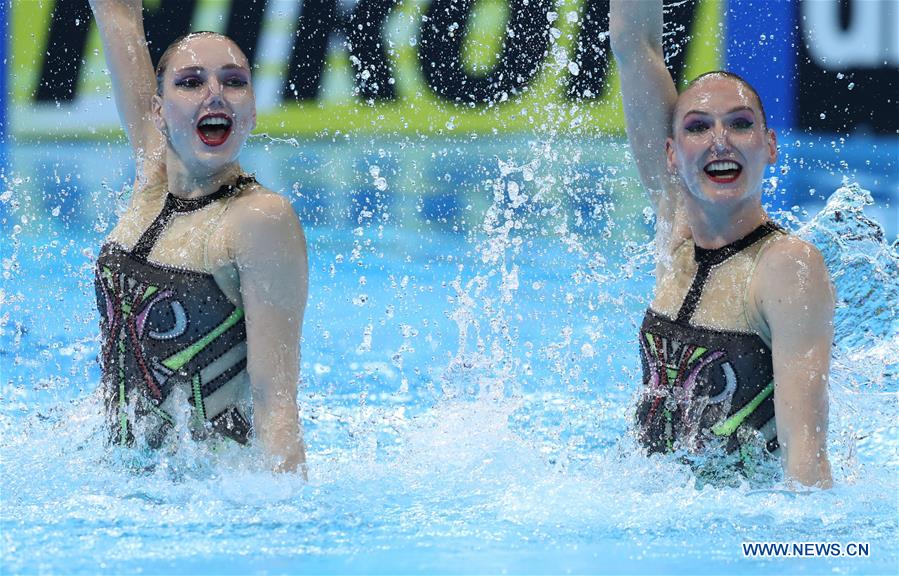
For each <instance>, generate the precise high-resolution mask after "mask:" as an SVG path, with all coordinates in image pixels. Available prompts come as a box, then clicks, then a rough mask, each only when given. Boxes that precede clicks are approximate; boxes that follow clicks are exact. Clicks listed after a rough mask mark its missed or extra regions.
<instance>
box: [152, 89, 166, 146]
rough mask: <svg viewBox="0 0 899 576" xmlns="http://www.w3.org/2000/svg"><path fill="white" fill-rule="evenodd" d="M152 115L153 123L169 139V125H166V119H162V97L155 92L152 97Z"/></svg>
mask: <svg viewBox="0 0 899 576" xmlns="http://www.w3.org/2000/svg"><path fill="white" fill-rule="evenodd" d="M150 115H151V116H152V118H153V124H154V125H156V129H157V130H159V132H160V133H161V134H162V135H163V136H165V137H166V139H168V137H169V132H168V127H166V125H165V120H163V119H162V97H160V96H159V94H153V97H152V98H151V99H150Z"/></svg>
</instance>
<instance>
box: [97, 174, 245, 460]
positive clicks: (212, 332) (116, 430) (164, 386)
mask: <svg viewBox="0 0 899 576" xmlns="http://www.w3.org/2000/svg"><path fill="white" fill-rule="evenodd" d="M253 181H254V180H253V179H252V177H241V178H240V179H238V181H237V183H236V184H235V185H233V186H232V185H226V186H222V187H221V188H220V189H219V190H218V191H216V192H214V193H213V194H209V195H207V196H204V197H201V198H196V199H184V198H179V197H176V196H173V195H172V194H170V193H169V194H167V196H166V198H165V203H164V205H163V208H162V210H161V211H160V213H159V215H158V216H157V217H156V219H155V220H154V221H153V223H152V224H151V225H150V226H149V227H148V228H147V229H146V231H144V233H143V234H142V235H141V237H140V239H139V240H138V242H137V243H136V244H135V245H134V247H133V248H131V249H130V250H128V249H126V248H124V247H122V246H121V245H119V244H117V243H114V242H107V243H106V244H104V246H103V247H102V249H101V252H100V256H99V258H98V259H97V266H96V277H95V281H94V285H95V289H96V295H97V306H98V308H99V311H100V316H101V324H100V328H101V336H102V342H103V345H102V358H101V361H102V374H103V376H102V388H103V397H104V400H105V405H106V413H107V423H108V427H109V432H110V441H111V442H114V443H116V444H122V445H130V444H132V443H134V440H135V430H136V429H139V430H141V434H140V436H141V437H143V438H144V439H145V441H146V443H147V445H148V446H151V447H158V446H159V445H160V444H161V442H162V440H163V439H164V437H165V435H166V433H167V432H168V430H169V429H170V428H171V427H172V426H173V425H174V424H175V420H174V416H173V414H174V413H175V412H176V411H177V410H178V407H177V406H175V405H173V403H174V402H175V401H176V400H175V399H174V398H173V396H174V395H173V391H174V390H176V389H180V390H182V391H183V396H186V397H187V401H188V402H189V403H190V405H191V406H192V414H193V417H194V419H195V422H193V423H192V426H191V428H192V430H193V432H194V435H195V436H197V435H198V436H201V437H202V436H205V435H206V434H208V433H210V432H212V433H217V434H219V435H221V436H224V437H228V438H231V439H233V440H236V441H237V442H240V443H246V442H247V441H248V436H249V434H250V428H251V427H250V424H249V421H248V419H247V418H246V417H245V416H244V414H242V413H241V410H240V409H239V408H238V407H237V406H236V405H235V402H233V399H234V398H235V396H236V393H235V391H234V390H230V388H234V387H238V386H240V384H241V383H243V382H245V381H246V363H247V354H246V351H247V345H246V339H247V335H246V326H245V323H244V312H243V309H242V308H240V307H238V306H235V305H234V304H233V303H232V302H231V301H230V300H229V299H228V298H227V297H226V295H225V294H224V293H223V292H222V290H221V289H220V288H219V286H218V284H217V283H216V280H215V278H214V277H213V276H212V275H211V274H208V273H205V272H198V271H193V270H186V269H182V268H177V267H173V266H167V265H164V264H159V263H155V262H151V261H149V260H148V256H149V254H150V251H151V250H152V249H153V246H154V245H155V244H156V241H157V240H158V239H159V237H160V235H161V234H162V232H163V230H164V229H165V227H166V225H167V224H168V223H169V222H170V220H171V219H172V217H173V216H176V215H178V214H185V213H188V212H193V211H196V210H199V209H201V208H203V207H205V206H208V205H209V204H211V203H213V202H216V201H219V200H221V199H223V198H227V197H230V196H232V195H234V194H236V193H237V192H238V191H239V190H240V189H241V188H242V187H243V186H245V185H246V184H249V183H250V182H253Z"/></svg>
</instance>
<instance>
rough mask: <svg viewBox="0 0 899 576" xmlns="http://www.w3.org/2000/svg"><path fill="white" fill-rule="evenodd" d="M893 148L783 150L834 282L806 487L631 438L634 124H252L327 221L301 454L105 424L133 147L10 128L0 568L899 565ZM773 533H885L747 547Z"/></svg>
mask: <svg viewBox="0 0 899 576" xmlns="http://www.w3.org/2000/svg"><path fill="white" fill-rule="evenodd" d="M782 141H787V140H786V139H783V138H782ZM897 152H899V143H897V142H895V141H890V140H886V141H884V140H877V141H859V142H857V143H846V142H834V141H832V139H829V138H806V139H802V140H797V141H796V142H795V143H794V144H785V145H784V146H783V150H782V155H781V158H782V160H781V162H780V163H779V165H778V166H776V167H775V168H774V169H773V170H772V173H771V181H770V182H769V184H768V192H767V193H766V197H765V202H766V204H768V205H769V208H770V209H771V211H772V212H773V213H774V214H775V217H776V218H777V219H778V220H779V221H780V222H782V223H783V224H784V225H786V226H788V227H791V228H792V229H794V230H797V231H798V233H800V234H801V235H803V236H804V237H806V238H808V239H810V240H812V241H814V242H815V243H816V244H817V245H818V246H819V247H820V248H821V249H822V252H823V253H824V255H825V259H826V261H827V263H828V266H829V267H830V269H831V273H832V275H833V277H834V281H835V284H836V286H837V289H838V293H839V297H840V305H839V309H838V315H837V327H836V328H837V342H836V345H835V348H834V363H833V374H832V384H831V422H830V435H829V439H830V447H829V450H830V456H831V462H832V464H833V469H834V479H835V483H836V486H835V488H834V489H833V490H830V491H818V490H803V491H800V492H794V491H791V490H788V489H786V486H785V485H784V484H783V482H782V479H781V478H780V475H779V472H778V467H777V466H776V465H774V466H769V468H770V469H769V470H768V471H767V473H766V474H762V475H761V476H760V477H759V478H756V479H754V480H752V481H745V480H740V479H738V478H729V479H728V480H726V481H723V482H711V483H709V482H705V481H703V480H702V479H697V477H696V476H694V474H693V473H692V472H691V471H690V469H689V468H687V467H685V466H683V465H682V464H680V463H679V462H678V461H677V458H676V457H671V456H654V457H651V458H647V457H645V456H643V455H641V454H640V453H639V450H638V449H637V447H636V444H635V442H634V440H633V438H632V437H631V434H630V423H631V418H632V410H633V406H634V402H635V398H636V396H635V395H636V393H637V390H638V384H639V382H640V361H639V357H638V353H637V342H636V332H637V327H638V325H639V322H640V320H641V318H642V314H643V310H644V309H645V307H646V305H647V303H648V298H649V295H650V294H651V290H652V281H651V277H650V274H651V269H652V266H651V262H652V254H653V252H652V246H651V245H650V243H649V240H650V235H651V230H652V222H651V218H650V215H648V214H647V211H646V202H645V200H644V198H643V193H642V191H641V190H640V188H639V186H638V184H637V182H636V178H635V173H634V170H633V167H632V162H631V161H630V159H629V157H628V151H627V147H626V145H624V144H623V143H621V142H620V141H602V140H595V141H584V140H583V139H582V140H579V141H573V140H564V139H552V140H550V141H541V140H539V139H536V138H526V137H522V138H519V139H504V140H490V141H487V140H486V139H483V138H480V139H474V138H472V139H457V140H433V139H432V140H419V139H393V140H371V141H367V142H366V141H359V142H352V143H350V142H349V141H345V140H340V139H324V140H319V141H310V142H293V141H279V140H275V139H269V138H263V137H259V138H257V139H255V140H254V141H253V142H252V144H251V145H250V146H249V147H248V149H247V150H246V152H245V157H244V166H245V168H247V169H251V170H255V171H256V174H257V177H258V178H259V180H260V181H262V182H263V183H265V184H266V185H268V186H270V187H271V188H273V189H276V190H279V191H281V192H282V193H283V194H285V195H287V196H288V197H290V198H291V199H292V201H293V203H294V206H295V207H296V209H297V211H298V213H299V214H300V217H301V219H302V221H303V222H304V226H305V227H306V231H307V237H308V246H309V258H310V296H309V306H308V308H307V313H306V319H305V324H304V332H303V343H302V353H303V356H302V380H303V384H302V388H301V392H300V398H299V402H300V406H301V409H302V414H303V422H304V426H305V431H306V443H307V447H308V457H309V479H308V482H304V481H303V480H302V479H301V478H299V477H297V476H291V475H286V476H273V475H271V474H269V473H267V472H265V471H264V470H262V469H261V468H260V466H259V464H258V458H257V457H256V455H255V454H254V453H253V451H252V450H245V449H238V450H229V449H224V450H219V451H211V450H210V448H209V447H208V446H205V445H202V444H199V445H198V444H195V443H193V442H191V441H190V440H188V439H184V440H183V441H182V442H181V444H180V446H179V449H178V450H177V451H176V452H169V451H163V452H161V453H155V454H150V455H146V454H144V455H135V454H133V453H129V452H127V451H118V450H107V448H106V447H105V446H104V444H103V439H104V434H103V432H102V422H101V417H100V410H99V406H98V403H97V399H96V397H95V395H94V391H95V388H96V386H97V382H98V381H99V368H98V365H97V361H96V357H97V353H98V337H97V333H98V328H97V314H96V311H95V309H94V307H95V302H94V295H93V285H92V283H93V268H92V266H93V260H94V258H95V256H96V251H97V248H98V246H99V244H100V242H101V239H102V238H103V236H104V235H105V234H106V233H108V231H109V229H110V227H111V225H112V223H113V222H114V220H115V212H116V210H117V209H121V207H122V206H123V203H124V201H125V197H124V196H123V195H122V193H121V192H120V191H121V189H122V187H123V185H124V184H125V183H126V182H127V180H128V177H129V175H130V174H131V173H132V168H131V166H130V164H129V158H128V149H127V147H126V146H124V145H123V144H121V143H102V144H85V143H80V144H69V143H60V144H55V143H54V144H52V145H39V144H30V145H25V144H23V145H21V146H18V147H17V148H15V149H12V150H10V151H9V165H8V166H6V167H5V169H4V174H3V178H4V180H5V181H4V187H3V189H2V190H0V222H2V226H3V230H2V233H0V239H2V250H3V252H2V270H0V273H2V275H3V284H2V289H0V303H2V304H0V305H2V308H0V363H2V364H0V370H2V378H0V450H2V452H0V456H2V458H0V498H2V519H0V528H2V529H0V552H2V559H0V567H2V570H3V572H9V573H23V572H24V573H35V572H37V573H61V572H66V573H96V572H108V573H122V572H138V571H143V572H148V573H160V572H174V573H197V572H208V573H245V572H266V573H288V572H290V573H294V572H307V573H318V572H340V573H404V572H405V573H410V572H415V573H418V572H441V573H497V572H504V571H505V572H512V573H562V572H576V573H584V572H613V573H617V572H629V573H650V572H685V573H721V572H724V571H727V572H728V573H778V574H780V573H783V572H789V573H793V572H805V573H825V572H826V573H832V572H837V573H868V574H872V573H895V571H896V568H897V562H899V557H897V550H896V546H895V542H896V540H897V535H899V530H897V499H896V494H897V488H899V478H897V474H896V470H897V464H899V436H897V432H899V429H897V428H899V427H897V425H896V421H897V420H896V415H897V390H899V387H897V383H899V353H897V352H896V350H899V330H897V322H896V307H897V302H899V285H897V282H896V278H897V277H899V257H897V245H896V243H895V238H896V233H897V230H896V228H897V220H899V218H897V202H899V197H897V189H899V186H897V181H899V171H897V168H896V166H895V158H896V157H899V154H897ZM833 158H839V160H837V161H834V160H833ZM148 463H149V464H151V465H148ZM775 464H776V463H775ZM756 541H778V542H791V541H802V542H808V541H814V542H839V543H841V544H842V545H843V546H844V547H845V545H846V544H848V543H854V542H864V543H868V544H869V546H870V556H869V557H866V558H855V557H841V558H809V557H806V558H766V559H754V558H746V557H744V556H743V554H742V550H741V544H742V543H744V542H756Z"/></svg>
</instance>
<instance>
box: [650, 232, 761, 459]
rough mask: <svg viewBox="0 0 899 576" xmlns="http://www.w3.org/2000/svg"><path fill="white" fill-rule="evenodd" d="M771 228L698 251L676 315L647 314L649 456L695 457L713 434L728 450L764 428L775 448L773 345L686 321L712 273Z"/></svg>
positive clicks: (689, 318)
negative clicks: (679, 451) (684, 453)
mask: <svg viewBox="0 0 899 576" xmlns="http://www.w3.org/2000/svg"><path fill="white" fill-rule="evenodd" d="M774 230H776V228H775V227H774V226H773V225H772V224H767V223H766V224H763V225H762V226H760V227H759V228H757V229H756V230H754V231H753V232H751V233H750V234H749V235H747V236H746V237H745V238H742V239H740V240H737V241H736V242H734V243H732V244H729V245H727V246H725V247H723V248H718V249H715V250H705V249H702V248H699V247H695V260H696V262H697V264H698V268H697V271H696V275H695V276H694V279H693V282H692V284H691V286H690V290H689V291H688V292H687V295H686V297H685V298H684V301H683V303H682V304H681V308H680V310H679V311H678V314H677V317H676V318H669V317H667V316H665V315H663V314H660V313H658V312H656V311H654V310H652V309H651V308H650V309H648V310H647V311H646V315H645V317H644V320H643V324H642V326H641V328H640V348H641V353H642V364H643V385H644V386H643V394H642V397H641V399H640V401H639V403H638V405H637V424H638V438H639V440H640V442H641V443H642V444H643V445H644V446H646V448H647V450H648V451H649V452H651V453H652V452H668V451H671V450H674V449H676V448H685V449H687V450H690V451H694V452H695V451H697V450H700V449H701V448H703V447H704V446H705V445H706V444H707V443H708V442H709V440H710V439H712V438H714V437H718V438H721V439H723V440H724V441H725V447H726V449H727V451H729V452H730V451H734V450H737V449H739V448H740V447H741V445H742V444H744V443H745V442H746V441H747V440H749V438H750V437H754V436H755V435H756V431H760V430H763V429H766V430H770V432H768V433H767V434H766V437H765V441H766V445H767V448H768V450H771V451H773V450H776V449H777V447H778V444H777V437H776V432H775V431H774V420H773V419H774V394H773V392H774V382H773V380H774V378H773V366H772V360H771V350H770V348H769V347H768V346H767V344H765V342H764V341H763V340H762V339H761V338H760V337H759V336H758V335H757V334H754V333H747V332H737V331H728V330H718V329H712V328H708V327H703V326H697V325H694V324H692V323H691V319H692V317H693V314H694V312H695V311H696V307H697V305H698V303H699V300H700V298H701V295H702V290H703V287H704V286H705V282H706V280H707V278H708V277H709V274H710V272H711V270H712V269H713V268H714V267H716V266H720V265H721V264H722V263H724V262H725V261H726V260H727V259H728V258H730V257H732V256H733V255H735V254H737V253H738V252H740V251H741V250H743V249H745V248H747V247H748V246H751V245H752V244H754V243H755V242H757V241H759V240H760V239H762V238H764V237H766V236H767V235H768V234H770V233H771V232H773V231H774ZM746 281H748V279H746Z"/></svg>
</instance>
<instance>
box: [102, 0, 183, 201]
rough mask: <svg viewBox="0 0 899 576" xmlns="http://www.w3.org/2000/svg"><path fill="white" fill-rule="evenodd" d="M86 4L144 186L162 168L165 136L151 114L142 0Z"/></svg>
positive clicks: (151, 75)
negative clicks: (97, 29)
mask: <svg viewBox="0 0 899 576" xmlns="http://www.w3.org/2000/svg"><path fill="white" fill-rule="evenodd" d="M90 5H91V9H92V10H93V12H94V17H95V18H96V19H97V26H98V28H99V30H100V38H101V40H102V41H103V54H104V56H105V57H106V65H107V66H108V67H109V71H110V78H111V81H112V89H113V94H114V96H115V103H116V109H117V110H118V112H119V118H120V119H121V121H122V126H123V127H124V129H125V133H126V134H127V135H128V141H129V142H130V143H131V149H132V151H133V152H134V157H135V161H136V162H137V163H138V179H139V183H138V184H144V185H146V184H148V182H147V179H148V178H149V179H155V178H156V177H158V176H159V175H160V171H162V170H163V168H164V162H165V158H164V153H165V140H164V139H163V137H162V134H161V133H160V132H159V130H158V129H157V128H156V126H155V124H154V123H153V119H152V116H151V110H152V107H151V102H152V98H153V95H154V94H156V74H155V72H154V71H153V64H152V63H151V61H150V52H149V50H148V49H147V40H146V36H145V34H144V21H143V14H142V2H141V0H90ZM139 187H140V186H139ZM135 189H137V187H136V188H135Z"/></svg>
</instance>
